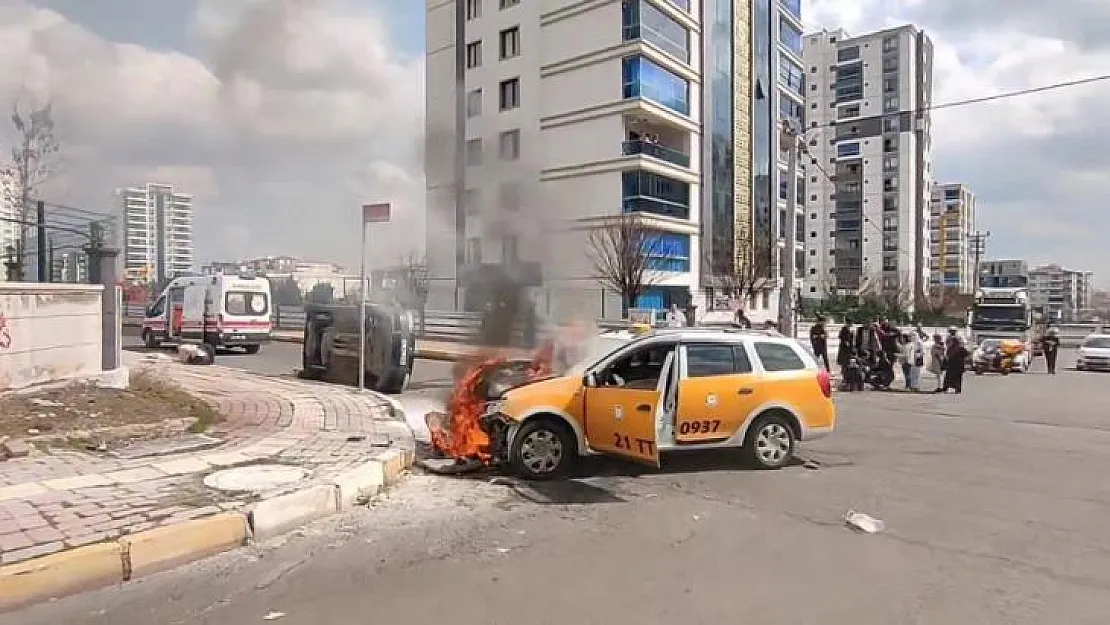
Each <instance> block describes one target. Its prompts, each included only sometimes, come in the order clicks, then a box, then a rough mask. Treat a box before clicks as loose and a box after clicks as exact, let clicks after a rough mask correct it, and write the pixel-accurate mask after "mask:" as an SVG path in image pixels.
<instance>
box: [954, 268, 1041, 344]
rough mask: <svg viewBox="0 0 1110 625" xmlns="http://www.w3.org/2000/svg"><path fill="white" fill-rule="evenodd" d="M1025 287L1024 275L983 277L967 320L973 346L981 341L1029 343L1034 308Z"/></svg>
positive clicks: (1030, 340) (1025, 279) (1026, 285)
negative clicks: (994, 340) (1018, 341)
mask: <svg viewBox="0 0 1110 625" xmlns="http://www.w3.org/2000/svg"><path fill="white" fill-rule="evenodd" d="M1028 284H1029V283H1028V278H1026V277H1025V276H983V277H982V278H981V279H980V284H979V290H978V291H976V293H975V302H974V304H973V305H972V308H971V314H970V320H969V321H970V330H971V337H972V341H973V342H974V343H976V344H978V343H979V342H981V341H983V340H984V339H999V340H1015V339H1016V340H1022V341H1024V342H1029V343H1031V342H1032V337H1031V335H1030V331H1031V330H1032V328H1033V307H1032V305H1031V304H1030V300H1029V289H1028ZM1030 347H1031V346H1030Z"/></svg>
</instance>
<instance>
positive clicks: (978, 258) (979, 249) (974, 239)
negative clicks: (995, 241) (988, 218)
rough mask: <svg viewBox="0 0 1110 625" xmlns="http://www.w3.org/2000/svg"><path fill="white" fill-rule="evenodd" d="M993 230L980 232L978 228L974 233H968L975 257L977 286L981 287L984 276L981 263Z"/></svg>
mask: <svg viewBox="0 0 1110 625" xmlns="http://www.w3.org/2000/svg"><path fill="white" fill-rule="evenodd" d="M990 236H991V231H990V230H987V231H986V232H979V231H978V230H976V231H975V232H974V233H972V234H969V235H967V240H968V243H970V244H971V254H972V256H973V257H974V258H975V288H976V289H978V288H979V282H980V281H981V280H982V278H983V274H982V273H981V272H980V270H979V264H980V263H981V262H982V259H983V254H985V253H986V251H987V239H988V238H990Z"/></svg>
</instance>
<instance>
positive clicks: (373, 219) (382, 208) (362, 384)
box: [358, 203, 390, 391]
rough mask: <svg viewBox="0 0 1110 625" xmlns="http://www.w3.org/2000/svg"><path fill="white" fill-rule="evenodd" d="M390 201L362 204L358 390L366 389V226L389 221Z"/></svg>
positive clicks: (359, 262)
mask: <svg viewBox="0 0 1110 625" xmlns="http://www.w3.org/2000/svg"><path fill="white" fill-rule="evenodd" d="M389 214H390V205H389V204H388V203H379V204H363V205H362V244H361V245H359V248H358V266H359V269H358V279H359V288H358V344H359V350H358V390H360V391H364V390H366V296H367V295H368V293H367V291H369V290H370V289H369V285H367V284H366V226H367V225H368V224H372V223H385V222H388V221H389Z"/></svg>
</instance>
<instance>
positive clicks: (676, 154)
mask: <svg viewBox="0 0 1110 625" xmlns="http://www.w3.org/2000/svg"><path fill="white" fill-rule="evenodd" d="M623 151H624V155H625V156H634V155H636V154H642V155H644V156H651V157H654V158H657V159H659V160H661V161H666V162H668V163H671V164H673V165H678V166H679V167H689V166H690V155H689V154H685V153H683V152H681V151H679V150H676V149H674V148H668V147H665V146H662V145H659V144H658V143H655V142H653V141H646V140H644V139H637V140H634V141H625V142H624V146H623Z"/></svg>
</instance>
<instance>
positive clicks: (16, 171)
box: [4, 101, 60, 280]
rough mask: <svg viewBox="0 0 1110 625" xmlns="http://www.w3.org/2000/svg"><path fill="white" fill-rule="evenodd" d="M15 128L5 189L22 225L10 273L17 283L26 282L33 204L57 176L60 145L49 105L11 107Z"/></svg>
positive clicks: (15, 105) (17, 104)
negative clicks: (26, 258)
mask: <svg viewBox="0 0 1110 625" xmlns="http://www.w3.org/2000/svg"><path fill="white" fill-rule="evenodd" d="M12 127H13V128H14V129H15V133H16V138H15V144H16V145H15V146H13V147H12V152H11V153H12V162H11V166H10V179H11V183H10V184H9V185H7V186H6V187H5V196H6V197H5V198H4V199H5V200H6V201H7V203H8V204H9V205H10V206H13V207H15V212H16V219H18V220H19V221H20V222H21V223H20V225H19V236H18V237H17V239H16V249H15V258H14V259H13V261H12V265H13V266H11V267H9V271H10V272H11V273H13V274H14V277H15V279H16V280H20V279H23V268H24V262H23V258H24V254H25V250H26V248H27V239H28V237H29V234H30V229H31V226H30V225H29V224H30V223H31V222H32V221H33V220H34V216H33V215H32V211H33V208H32V206H31V204H32V200H33V199H36V198H38V197H39V196H40V193H41V188H42V185H43V184H45V183H46V182H47V181H48V180H49V179H50V176H51V175H52V174H53V173H54V170H53V167H52V166H53V165H54V159H55V157H56V156H57V154H58V150H59V147H60V146H59V144H58V139H57V136H56V135H55V134H54V113H53V107H52V105H51V103H50V102H49V101H48V102H47V103H46V104H44V105H42V106H30V107H27V108H24V107H22V106H21V105H20V103H19V102H18V101H16V103H15V104H13V105H12Z"/></svg>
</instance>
